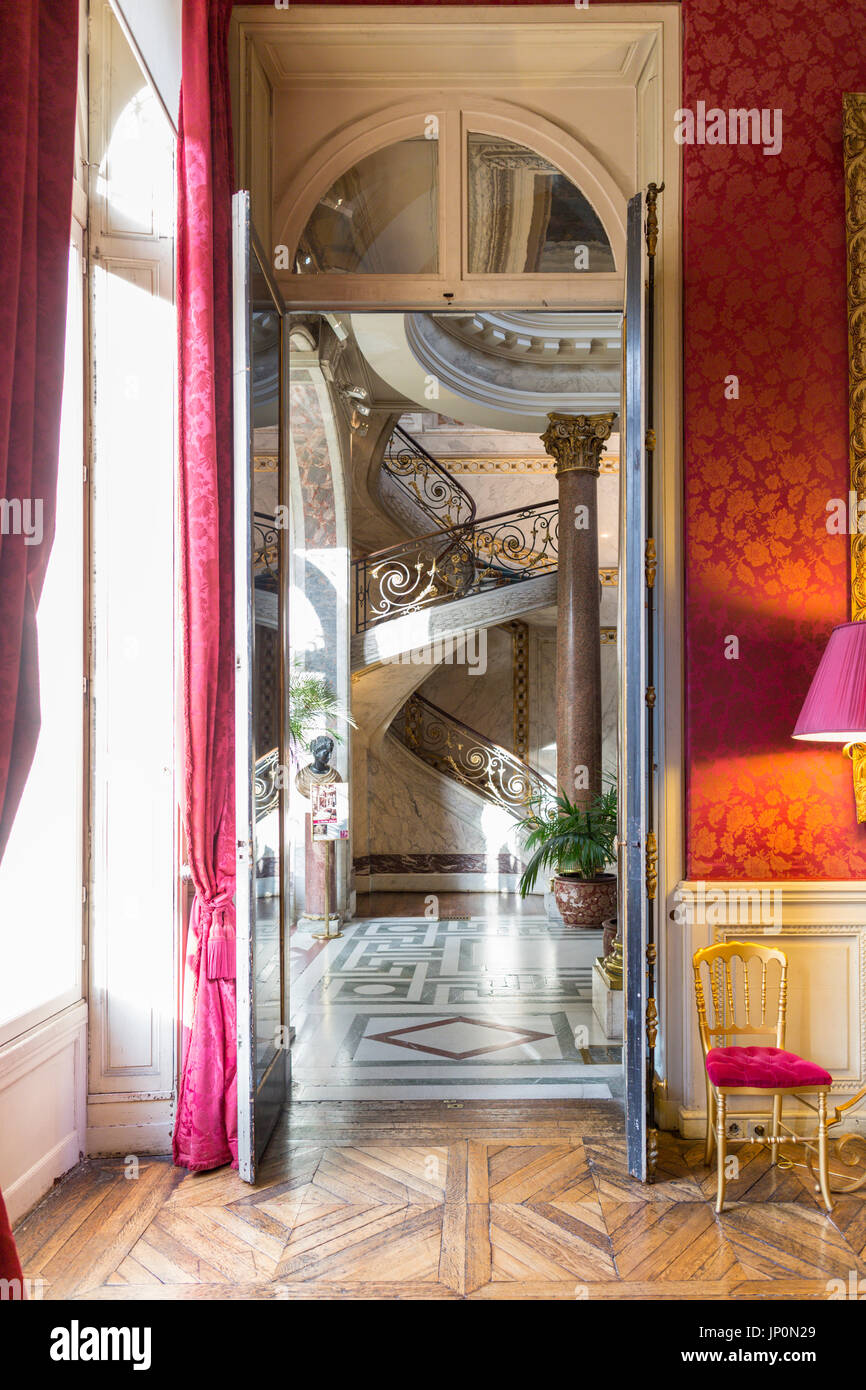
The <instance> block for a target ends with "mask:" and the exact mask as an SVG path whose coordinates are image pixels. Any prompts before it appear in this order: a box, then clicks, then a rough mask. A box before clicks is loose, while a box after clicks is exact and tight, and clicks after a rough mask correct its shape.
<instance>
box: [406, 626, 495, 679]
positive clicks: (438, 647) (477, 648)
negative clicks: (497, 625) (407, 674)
mask: <svg viewBox="0 0 866 1390" xmlns="http://www.w3.org/2000/svg"><path fill="white" fill-rule="evenodd" d="M382 662H383V664H384V665H386V666H466V667H467V668H468V671H469V675H470V676H483V675H484V673H485V671H486V670H487V629H486V628H483V627H482V628H469V629H468V631H466V632H461V633H460V634H459V635H458V636H457V637H435V638H434V639H433V641H432V642H425V643H423V644H422V646H420V647H411V648H410V650H409V651H406V652H397V653H396V654H395V655H394V656H383V657H382Z"/></svg>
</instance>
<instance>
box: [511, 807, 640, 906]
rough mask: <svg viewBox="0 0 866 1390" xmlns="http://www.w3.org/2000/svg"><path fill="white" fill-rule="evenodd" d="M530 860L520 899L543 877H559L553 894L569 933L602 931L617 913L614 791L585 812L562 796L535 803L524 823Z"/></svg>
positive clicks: (520, 887)
mask: <svg viewBox="0 0 866 1390" xmlns="http://www.w3.org/2000/svg"><path fill="white" fill-rule="evenodd" d="M519 828H520V829H521V830H523V831H524V833H525V834H526V841H525V846H526V849H527V850H531V851H532V854H531V857H530V860H529V863H528V864H527V865H526V868H525V869H524V871H523V874H522V876H521V879H520V884H519V891H520V896H521V897H522V898H525V897H526V895H527V893H531V892H532V890H533V888H534V887H535V884H536V881H537V879H538V875H539V873H541V871H542V870H543V869H552V870H553V871H554V873H555V878H554V884H553V892H554V897H555V898H556V905H557V907H558V908H559V911H560V913H561V915H562V920H563V922H564V923H565V925H566V926H567V927H600V926H601V925H602V923H603V922H604V921H605V919H607V918H609V917H612V916H614V915H615V913H616V875H615V874H614V873H612V872H610V871H609V869H608V866H610V865H612V864H613V862H614V860H615V858H616V831H617V799H616V786H615V785H611V786H610V787H609V788H608V789H607V790H606V791H604V792H602V793H601V795H600V796H596V797H595V798H594V799H593V801H592V802H591V803H590V805H589V806H587V807H581V806H576V805H575V804H574V803H573V802H572V801H570V800H569V799H568V797H567V795H566V794H565V792H564V791H560V793H559V795H558V796H557V797H556V798H555V799H553V800H550V801H545V802H540V801H539V802H535V803H533V806H532V810H531V811H530V814H529V815H528V816H526V817H525V818H524V819H523V820H522V821H521V822H520V827H519Z"/></svg>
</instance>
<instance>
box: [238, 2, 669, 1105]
mask: <svg viewBox="0 0 866 1390" xmlns="http://www.w3.org/2000/svg"><path fill="white" fill-rule="evenodd" d="M485 23H490V25H491V26H492V27H493V31H494V32H495V35H496V40H497V44H496V49H497V53H498V54H499V55H500V58H501V61H500V66H499V67H498V68H497V69H496V71H495V72H494V71H493V70H492V69H490V70H488V71H487V72H486V74H482V75H480V76H479V77H478V78H477V80H475V81H474V85H473V91H474V93H475V98H476V100H477V99H478V94H479V93H484V94H487V95H489V96H490V97H491V98H495V97H496V95H497V92H501V94H502V95H503V96H504V97H506V96H507V97H508V99H509V101H510V102H511V103H512V104H513V103H514V101H515V95H514V93H515V90H516V91H517V100H518V101H519V91H520V84H517V86H515V84H514V83H512V85H511V87H509V86H508V78H507V72H506V67H507V64H508V63H509V62H510V63H512V64H513V65H514V72H515V74H516V73H517V70H518V68H520V73H521V83H523V85H526V84H525V82H524V81H523V79H524V77H525V72H526V60H525V58H524V57H523V54H524V52H528V51H530V49H532V51H534V52H535V53H537V54H541V55H543V56H542V57H541V58H539V59H538V62H539V73H542V67H541V64H542V62H543V63H546V68H545V69H544V71H543V78H544V83H545V86H546V87H550V86H551V84H553V85H556V84H557V81H558V82H559V85H560V86H561V87H562V88H563V91H565V88H566V86H567V85H568V82H570V84H571V87H572V88H573V87H574V86H575V81H574V80H573V75H574V74H575V73H580V71H581V66H582V64H581V54H582V52H585V51H586V49H585V45H586V44H587V43H588V42H589V41H590V39H594V40H597V41H598V42H600V43H602V44H605V45H607V49H606V51H610V52H612V51H613V49H614V48H615V46H616V45H617V44H622V45H624V46H628V45H631V50H630V51H632V52H634V51H639V52H640V53H641V55H642V66H640V67H639V70H638V69H635V70H634V82H633V84H632V86H631V88H630V89H628V88H624V91H626V90H631V92H632V99H633V100H634V102H635V106H636V111H637V116H638V119H637V141H636V151H635V165H634V171H633V172H634V177H633V178H631V179H630V180H629V183H628V189H627V190H626V191H627V192H628V193H632V192H634V191H635V190H637V189H641V190H645V189H646V187H647V185H648V184H649V183H651V182H655V183H657V184H662V183H664V185H665V191H664V193H663V195H662V197H661V199H660V200H659V223H660V236H659V249H658V255H657V257H656V272H655V273H656V330H657V331H656V335H655V347H656V350H655V362H654V383H653V385H654V399H655V430H656V436H657V440H658V447H657V450H656V453H655V519H656V520H655V526H656V542H657V552H658V577H657V580H656V585H657V593H658V620H657V642H658V652H659V667H658V670H657V673H656V674H657V681H656V687H657V699H658V708H659V711H660V718H659V721H658V726H657V735H658V741H657V745H656V756H657V762H658V766H659V775H658V782H657V802H656V813H657V834H658V850H659V859H658V923H659V937H658V962H657V1003H658V1012H659V1020H660V1029H659V1043H658V1046H657V1049H656V1067H657V1071H658V1073H659V1074H660V1077H661V1078H662V1083H661V1086H660V1088H659V1090H658V1091H657V1093H656V1103H657V1116H658V1123H659V1124H660V1126H661V1127H662V1128H676V1127H677V1125H678V1122H679V1108H680V1105H681V1104H682V1099H683V1097H684V1095H685V1092H686V1079H687V1077H686V1074H687V1071H688V1067H689V1058H688V1056H687V1055H686V1054H685V1053H684V1047H685V1045H686V1041H687V1038H688V1033H687V1027H688V1022H689V1020H690V1018H691V1011H692V1003H691V986H690V976H689V967H690V961H689V960H688V958H687V957H688V943H687V942H685V940H684V938H683V935H682V933H681V932H678V931H677V930H676V929H675V928H674V927H672V925H671V923H670V918H669V906H670V904H671V903H672V901H673V894H674V892H675V889H676V887H677V885H678V883H679V882H680V881H681V880H682V878H683V874H684V821H685V816H684V812H685V798H684V784H685V778H684V749H683V724H684V693H685V692H684V667H683V651H682V630H683V592H682V575H683V564H684V543H683V530H684V508H683V464H682V373H683V344H682V253H681V247H682V227H683V219H682V159H683V151H682V148H681V147H680V146H678V145H677V144H676V143H675V141H674V139H673V131H674V126H675V120H674V116H675V112H676V111H678V110H679V109H680V107H681V105H682V96H681V92H682V35H681V12H680V5H679V4H678V3H665V2H664V0H662V2H661V3H656V2H655V0H653V2H652V3H642V4H640V3H639V4H615V5H605V4H603V3H597V4H593V5H592V6H591V7H589V9H588V10H586V11H582V10H578V9H577V8H576V7H574V6H571V5H561V6H523V5H520V6H513V7H511V6H510V7H508V9H507V10H503V9H501V8H499V7H492V6H467V7H462V8H460V9H458V8H457V7H454V6H445V7H442V8H434V7H430V6H419V7H417V8H414V9H408V10H407V9H406V8H405V7H404V6H390V7H389V6H366V5H365V6H364V7H363V8H362V9H360V10H359V9H357V8H354V9H353V8H351V7H348V6H347V7H339V6H327V7H323V6H317V5H294V4H293V5H292V6H291V8H290V9H289V10H288V11H279V12H276V13H275V12H274V11H273V10H272V9H269V8H268V7H255V6H243V5H236V6H235V9H234V13H233V18H232V26H231V32H230V41H229V60H230V68H231V76H232V91H233V102H234V114H235V129H236V130H237V132H238V141H237V151H238V171H239V180H240V185H241V186H244V187H249V186H250V185H252V187H253V196H254V206H255V201H256V200H258V203H259V205H260V206H261V207H262V209H263V211H264V212H265V213H266V214H267V216H268V217H269V219H270V221H269V224H268V225H267V226H265V225H264V223H262V230H263V235H264V236H266V237H267V238H269V239H270V234H271V228H272V226H273V209H274V207H275V206H276V205H277V202H278V197H277V192H278V190H276V188H275V187H274V173H273V160H270V161H263V160H262V158H261V151H263V150H268V149H270V147H271V141H272V139H273V136H274V132H275V131H276V130H277V128H278V127H279V120H280V113H279V109H278V108H279V100H280V92H281V91H285V90H286V89H288V88H289V87H291V85H292V84H293V83H296V84H297V83H301V84H303V83H304V82H308V83H309V84H310V85H311V86H315V88H316V91H317V93H318V98H319V100H322V99H323V93H324V94H325V95H326V94H327V90H328V88H329V87H331V88H332V89H333V91H334V92H335V93H336V92H338V91H340V90H344V89H345V87H346V85H347V83H351V82H353V81H355V80H356V79H357V82H358V85H359V87H360V86H363V85H364V84H366V87H367V89H368V90H369V92H370V93H371V95H370V96H369V98H368V106H367V110H368V114H372V113H374V112H379V113H380V116H381V120H382V121H383V122H384V121H386V120H387V119H388V118H389V115H390V114H392V113H393V110H394V109H396V108H399V107H400V106H401V104H402V103H405V101H406V98H407V83H406V77H405V73H404V72H403V71H402V70H398V68H397V67H396V66H392V67H390V68H389V69H388V70H386V71H384V72H382V73H379V74H377V75H375V79H374V76H373V75H371V72H369V71H367V69H366V68H365V67H364V65H365V63H368V59H367V57H365V52H369V51H372V50H373V49H375V48H376V47H377V46H378V47H379V48H380V49H381V50H382V51H386V52H392V51H394V44H396V43H400V42H405V43H410V44H411V43H414V44H415V45H416V46H417V49H418V52H419V63H421V62H423V63H424V64H426V66H425V68H424V80H423V82H421V81H414V82H413V83H412V90H414V91H415V92H416V93H417V92H418V91H423V90H425V89H426V90H429V91H430V92H431V97H430V101H431V103H432V105H431V110H435V109H437V99H436V97H435V95H433V93H435V92H436V91H437V90H438V91H440V92H441V91H442V90H443V89H445V90H448V91H449V92H454V91H455V90H458V89H459V88H460V87H461V86H463V87H465V85H466V83H465V79H460V77H459V74H458V73H456V72H454V71H453V56H454V54H455V52H457V51H459V49H460V47H461V45H462V46H465V45H466V43H467V42H468V41H469V32H470V30H471V31H477V28H478V26H479V25H483V24H485ZM286 26H289V29H290V30H291V32H292V34H293V36H294V37H296V38H297V39H298V41H299V44H300V47H299V48H298V54H299V57H298V59H297V63H296V67H297V66H298V65H299V64H300V63H301V61H302V59H301V57H300V55H301V53H302V54H303V64H304V71H303V72H302V73H300V74H299V73H298V72H297V71H291V70H290V69H289V67H287V66H286V65H285V64H283V65H282V66H281V58H280V55H279V53H278V51H277V48H275V47H274V45H275V44H277V45H278V44H279V42H280V41H283V42H284V41H285V39H286ZM422 46H423V53H422ZM635 46H636V47H635ZM551 52H555V53H556V54H557V72H556V73H551V71H550V53H551ZM625 61H626V60H625V59H624V60H623V71H625ZM435 64H438V65H439V69H441V71H439V72H436V71H434V67H435ZM368 65H369V64H368ZM521 65H522V66H521ZM583 68H584V70H585V69H586V62H585V61H584V63H583ZM563 73H566V74H568V75H569V77H568V80H566V79H565V78H562V77H561V76H559V75H561V74H563ZM358 74H360V76H358ZM629 80H630V79H629ZM401 83H402V86H401ZM587 85H590V84H589V83H588V84H587ZM491 104H495V103H494V102H491ZM560 106H561V107H562V108H563V117H562V131H563V135H564V136H565V137H566V138H567V133H568V130H569V129H572V128H573V122H572V126H571V127H569V125H568V118H567V114H566V112H565V108H566V106H567V102H566V101H565V99H563V101H562V102H561V103H560ZM526 109H527V110H529V109H530V108H529V107H527V108H526ZM337 124H339V121H337V120H336V118H335V125H337ZM349 133H350V129H347V132H346V138H348V134H349ZM601 155H602V157H603V156H604V152H603V151H602V152H601ZM308 162H310V161H308ZM620 182H622V180H620ZM283 191H284V189H281V190H279V192H280V193H282V192H283ZM626 202H627V197H626V192H625V191H624V193H623V202H622V209H623V220H625V205H626ZM257 220H258V219H257ZM531 280H532V277H526V278H525V280H524V282H523V284H522V285H521V286H520V290H519V292H517V293H515V296H514V298H513V299H509V300H503V299H501V298H496V297H493V296H490V297H489V298H488V297H487V296H486V294H485V285H484V283H483V281H480V280H479V281H476V282H474V284H473V287H472V298H471V301H470V302H467V303H466V304H463V303H459V302H458V301H457V299H456V296H455V298H454V299H453V300H450V301H448V305H447V307H449V308H454V309H464V310H468V309H494V308H498V309H503V308H506V307H507V308H515V309H521V308H522V309H525V308H527V307H534V300H533V294H532V284H531ZM378 288H379V289H380V290H381V288H382V286H381V285H380V286H379V287H378ZM416 289H417V290H420V294H416V293H415V291H416ZM376 291H377V286H375V285H372V284H371V286H370V290H369V292H368V293H369V294H371V295H373V296H375V295H376ZM441 294H442V290H441V286H440V285H438V284H437V285H436V287H435V296H436V297H433V290H432V287H431V286H428V285H423V286H422V285H420V284H419V283H417V282H415V281H414V280H413V278H412V277H406V284H405V291H401V295H400V296H399V297H398V296H396V295H394V294H393V293H392V294H390V295H388V296H383V295H380V296H379V297H374V298H373V299H369V298H368V299H364V300H361V299H359V298H356V299H348V300H341V301H340V302H339V304H337V303H335V304H333V305H328V306H327V307H329V308H333V309H337V308H343V309H348V310H360V309H363V308H377V307H378V308H380V309H382V308H388V309H389V310H395V311H396V310H403V311H412V310H422V311H423V310H425V309H427V310H429V309H431V308H440V307H443V305H442V298H441ZM284 298H286V299H287V307H288V308H289V309H290V310H291V309H297V308H301V307H304V305H303V304H299V303H298V302H296V301H294V300H293V299H292V298H291V296H289V297H286V296H285V294H284ZM305 303H307V304H309V305H310V307H313V306H312V304H311V303H310V300H309V299H307V300H306V301H305ZM315 307H316V308H320V309H324V308H325V307H326V306H325V305H324V304H323V303H317V304H316V305H315ZM537 307H539V308H543V307H548V308H556V307H560V308H562V307H565V306H564V305H553V304H547V305H545V304H543V303H539V304H538V305H537ZM611 307H619V305H617V306H611ZM622 695H623V692H620V697H621V698H622Z"/></svg>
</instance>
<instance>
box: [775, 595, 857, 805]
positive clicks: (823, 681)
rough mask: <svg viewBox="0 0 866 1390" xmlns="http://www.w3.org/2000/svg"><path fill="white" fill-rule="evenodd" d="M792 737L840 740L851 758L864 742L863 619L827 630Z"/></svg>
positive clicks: (832, 741)
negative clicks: (825, 639) (827, 635)
mask: <svg viewBox="0 0 866 1390" xmlns="http://www.w3.org/2000/svg"><path fill="white" fill-rule="evenodd" d="M793 737H794V738H801V739H808V740H811V741H812V742H813V743H842V744H844V745H845V747H844V752H845V753H846V754H847V755H848V757H850V758H852V759H853V758H854V755H855V748H856V745H857V744H860V743H866V622H856V623H840V624H839V626H838V627H834V629H833V631H832V632H831V633H830V639H829V641H828V643H827V646H826V647H825V649H824V655H823V656H822V657H821V660H820V662H819V663H818V669H817V671H816V672H815V674H814V676H813V677H812V684H811V685H810V686H809V693H808V694H807V696H806V698H805V700H804V701H803V708H802V709H801V710H800V717H799V719H798V720H797V723H796V726H795V728H794V734H793ZM855 773H856V766H855ZM855 780H857V779H856V777H855ZM855 792H856V788H855ZM857 802H858V805H857V819H858V820H863V819H864V818H866V815H864V807H863V806H862V805H861V804H860V803H861V798H860V797H859V796H858V797H857Z"/></svg>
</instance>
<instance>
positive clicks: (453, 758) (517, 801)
mask: <svg viewBox="0 0 866 1390" xmlns="http://www.w3.org/2000/svg"><path fill="white" fill-rule="evenodd" d="M395 730H396V731H399V730H400V724H399V722H398V724H397V725H396V726H395ZM402 738H403V742H404V743H405V744H406V747H407V748H409V749H411V751H412V752H413V753H415V754H416V755H417V757H419V758H421V759H422V760H423V761H424V762H425V763H427V764H428V765H429V766H430V767H434V768H435V769H436V770H437V772H443V773H445V774H446V776H450V777H453V778H455V779H456V780H457V781H458V782H462V783H463V785H464V786H466V787H471V788H472V790H473V791H475V792H478V793H479V794H480V795H481V796H483V797H485V799H486V800H487V801H492V802H493V803H494V805H496V806H501V807H503V808H504V809H505V810H507V811H510V812H512V813H513V814H514V815H525V814H527V813H528V811H529V809H530V807H531V806H532V805H533V804H535V805H539V804H544V803H546V802H548V801H550V800H552V798H553V797H554V796H555V795H556V788H555V787H554V786H553V783H552V782H548V780H547V778H546V777H543V776H542V774H541V773H540V772H536V770H535V769H534V768H532V767H530V766H529V765H528V763H525V762H523V761H521V759H520V758H518V757H517V756H516V755H515V754H514V753H511V752H509V750H508V749H507V748H501V747H500V746H499V744H496V743H492V742H491V740H490V739H488V738H485V736H484V734H479V733H478V732H477V731H476V730H475V729H470V728H469V726H468V725H466V724H462V723H461V722H460V720H459V719H455V718H454V716H453V715H451V714H447V713H446V712H445V710H442V709H440V708H439V707H438V705H434V704H432V703H431V702H430V701H429V700H425V699H424V697H423V695H412V696H411V697H410V699H409V700H407V702H406V704H405V705H404V707H403V715H402Z"/></svg>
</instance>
